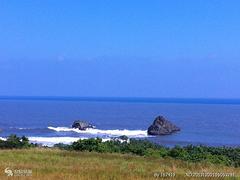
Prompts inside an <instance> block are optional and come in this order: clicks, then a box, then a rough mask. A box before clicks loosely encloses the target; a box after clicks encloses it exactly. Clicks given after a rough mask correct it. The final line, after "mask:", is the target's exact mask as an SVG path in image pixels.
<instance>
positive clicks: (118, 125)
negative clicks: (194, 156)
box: [0, 97, 240, 146]
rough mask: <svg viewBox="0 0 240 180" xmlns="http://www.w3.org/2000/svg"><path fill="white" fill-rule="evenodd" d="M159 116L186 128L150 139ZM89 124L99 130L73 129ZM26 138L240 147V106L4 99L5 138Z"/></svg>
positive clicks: (0, 101) (0, 106)
mask: <svg viewBox="0 0 240 180" xmlns="http://www.w3.org/2000/svg"><path fill="white" fill-rule="evenodd" d="M158 115H162V116H164V117H166V118H167V119H168V120H170V121H171V122H173V123H174V124H176V125H177V126H179V127H180V128H181V131H180V132H177V133H174V134H171V135H165V136H148V135H147V128H148V127H149V126H150V125H151V123H152V122H153V120H154V118H155V117H156V116H158ZM75 120H85V121H87V122H90V123H92V124H93V125H95V126H96V129H88V130H86V131H80V130H77V129H72V128H71V125H72V123H73V121H75ZM10 134H17V135H18V136H22V135H25V136H27V137H28V138H29V140H30V141H31V142H33V143H40V144H42V145H47V146H52V145H53V144H56V143H66V144H69V143H72V142H73V141H76V140H78V139H86V138H92V137H93V138H94V137H100V138H103V139H104V140H108V139H111V138H114V137H118V136H121V135H126V136H128V137H129V138H138V139H148V140H150V141H152V142H154V143H157V144H161V145H165V146H175V145H181V146H182V145H183V146H184V145H188V144H194V145H199V144H202V145H210V146H240V102H239V101H238V100H216V99H215V100H208V99H192V100H190V99H147V98H145V99H144V98H142V99H140V98H139V99H138V98H136V99H134V98H64V97H55V98H51V97H45V98H40V97H32V98H26V97H0V138H1V139H5V138H6V137H7V136H9V135H10Z"/></svg>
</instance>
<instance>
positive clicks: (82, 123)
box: [72, 120, 95, 130]
mask: <svg viewBox="0 0 240 180" xmlns="http://www.w3.org/2000/svg"><path fill="white" fill-rule="evenodd" d="M72 128H77V129H79V130H86V129H87V128H95V126H93V125H92V124H90V123H88V122H86V121H80V120H77V121H74V122H73V124H72Z"/></svg>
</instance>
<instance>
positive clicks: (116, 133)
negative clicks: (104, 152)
mask: <svg viewBox="0 0 240 180" xmlns="http://www.w3.org/2000/svg"><path fill="white" fill-rule="evenodd" d="M48 129H51V130H54V131H57V132H61V131H65V132H67V131H73V132H77V133H82V134H91V135H107V136H110V137H114V136H122V135H125V136H128V137H147V136H148V135H147V131H146V130H128V129H123V130H119V129H115V130H101V129H86V130H85V131H81V130H79V129H74V128H68V127H48Z"/></svg>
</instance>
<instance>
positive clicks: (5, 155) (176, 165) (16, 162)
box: [0, 148, 240, 180]
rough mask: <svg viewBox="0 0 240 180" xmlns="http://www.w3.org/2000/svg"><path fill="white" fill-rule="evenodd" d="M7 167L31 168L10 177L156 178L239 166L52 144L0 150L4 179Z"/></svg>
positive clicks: (233, 170)
mask: <svg viewBox="0 0 240 180" xmlns="http://www.w3.org/2000/svg"><path fill="white" fill-rule="evenodd" d="M7 167H9V169H31V170H32V177H18V178H16V177H10V178H9V179H37V180H38V179H39V180H40V179H41V180H45V179H46V180H48V179H49V180H50V179H51V180H55V179H57V180H60V179H76V180H79V179H80V180H81V179H89V180H92V179H104V180H105V179H124V180H127V179H134V180H135V179H157V178H155V177H154V173H156V172H174V173H176V177H175V178H172V179H186V177H185V173H186V172H189V171H192V172H224V173H227V172H229V173H235V175H236V176H238V175H240V168H234V167H227V166H224V165H213V164H211V163H189V162H186V161H181V160H174V159H171V158H153V157H140V156H136V155H130V154H115V153H113V154H110V153H96V152H76V151H65V150H59V149H54V148H46V149H45V148H31V149H19V150H15V149H14V150H0V179H1V180H2V179H3V180H4V179H7V176H6V174H5V173H4V169H5V168H7ZM158 179H161V178H158ZM165 179H169V178H165ZM187 179H194V178H187ZM199 179H203V178H199ZM209 179H219V178H209ZM228 179H239V178H238V177H235V178H228Z"/></svg>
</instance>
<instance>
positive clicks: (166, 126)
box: [148, 116, 180, 135]
mask: <svg viewBox="0 0 240 180" xmlns="http://www.w3.org/2000/svg"><path fill="white" fill-rule="evenodd" d="M176 131H180V128H179V127H177V126H176V125H174V124H172V123H171V122H170V121H168V120H167V119H165V118H164V117H163V116H158V117H156V119H155V120H154V121H153V124H152V125H151V126H150V127H149V128H148V134H149V135H167V134H172V133H173V132H176Z"/></svg>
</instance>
